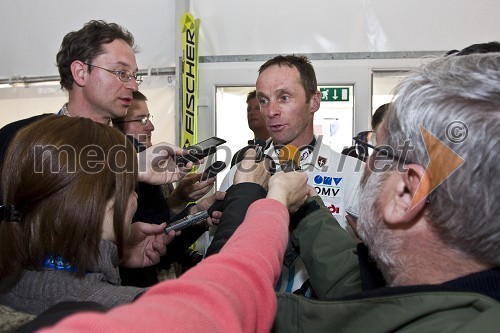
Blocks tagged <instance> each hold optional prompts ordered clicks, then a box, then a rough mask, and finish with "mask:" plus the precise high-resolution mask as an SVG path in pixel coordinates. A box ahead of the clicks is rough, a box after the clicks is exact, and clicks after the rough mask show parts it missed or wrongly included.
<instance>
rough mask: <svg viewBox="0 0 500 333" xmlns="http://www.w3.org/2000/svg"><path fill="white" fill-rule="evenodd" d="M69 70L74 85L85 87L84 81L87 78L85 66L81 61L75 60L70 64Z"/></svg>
mask: <svg viewBox="0 0 500 333" xmlns="http://www.w3.org/2000/svg"><path fill="white" fill-rule="evenodd" d="M70 69H71V75H73V80H74V81H75V83H76V84H77V85H78V86H80V87H83V86H84V85H85V80H86V76H87V73H88V71H87V65H85V64H84V63H83V62H82V61H80V60H75V61H73V62H72V63H71V65H70Z"/></svg>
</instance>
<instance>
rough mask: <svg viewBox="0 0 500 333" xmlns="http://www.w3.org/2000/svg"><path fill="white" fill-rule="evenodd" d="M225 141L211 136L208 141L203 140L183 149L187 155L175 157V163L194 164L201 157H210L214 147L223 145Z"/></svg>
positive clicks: (214, 149)
mask: <svg viewBox="0 0 500 333" xmlns="http://www.w3.org/2000/svg"><path fill="white" fill-rule="evenodd" d="M225 142H226V140H224V139H221V138H218V137H216V136H213V137H211V138H209V139H206V140H203V141H200V142H198V143H197V144H194V145H192V146H189V147H187V148H185V149H186V150H187V151H188V155H182V156H177V157H176V159H177V162H178V163H179V162H180V163H187V162H188V161H192V162H196V161H198V160H199V159H202V158H203V157H207V156H208V155H212V154H213V153H215V151H216V147H217V146H219V145H221V144H223V143H225Z"/></svg>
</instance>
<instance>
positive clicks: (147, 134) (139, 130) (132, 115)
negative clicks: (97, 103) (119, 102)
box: [123, 99, 155, 147]
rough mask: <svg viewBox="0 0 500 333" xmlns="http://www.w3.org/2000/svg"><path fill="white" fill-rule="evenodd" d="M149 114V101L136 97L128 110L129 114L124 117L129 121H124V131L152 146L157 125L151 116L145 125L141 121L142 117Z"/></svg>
mask: <svg viewBox="0 0 500 333" xmlns="http://www.w3.org/2000/svg"><path fill="white" fill-rule="evenodd" d="M148 116H149V110H148V105H147V102H146V101H141V100H137V99H134V100H133V101H132V105H130V108H129V110H128V112H127V116H126V117H125V118H124V119H123V120H125V121H127V122H126V123H123V131H124V132H125V134H128V135H131V136H133V137H134V138H135V139H136V140H137V141H139V142H140V143H142V144H143V145H145V146H146V147H151V145H152V143H151V132H153V131H154V130H155V127H154V125H153V123H152V122H151V119H150V118H148V121H147V122H146V124H145V125H143V124H141V122H140V121H139V120H140V119H142V118H145V117H148ZM131 120H133V121H131ZM135 120H137V121H135Z"/></svg>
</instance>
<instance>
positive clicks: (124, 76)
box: [84, 62, 143, 86]
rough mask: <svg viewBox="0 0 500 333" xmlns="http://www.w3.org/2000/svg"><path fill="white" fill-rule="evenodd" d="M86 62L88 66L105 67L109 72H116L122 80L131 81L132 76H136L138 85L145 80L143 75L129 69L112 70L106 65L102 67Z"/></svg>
mask: <svg viewBox="0 0 500 333" xmlns="http://www.w3.org/2000/svg"><path fill="white" fill-rule="evenodd" d="M84 64H85V65H87V66H92V67H96V68H100V69H104V70H105V71H106V72H109V73H111V74H115V75H116V76H118V78H119V79H120V81H122V82H130V80H132V78H134V80H135V83H137V85H138V86H139V85H141V83H142V81H143V80H142V76H141V75H137V74H132V73H130V72H129V71H112V70H111V69H107V68H104V67H100V66H96V65H92V64H88V63H86V62H84Z"/></svg>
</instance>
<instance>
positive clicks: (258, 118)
mask: <svg viewBox="0 0 500 333" xmlns="http://www.w3.org/2000/svg"><path fill="white" fill-rule="evenodd" d="M247 120H248V127H249V128H250V129H251V130H252V132H256V131H259V130H260V129H262V128H265V127H266V122H265V121H264V118H263V117H262V114H261V113H260V105H259V100H258V99H257V98H252V99H251V100H249V101H248V103H247Z"/></svg>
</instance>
